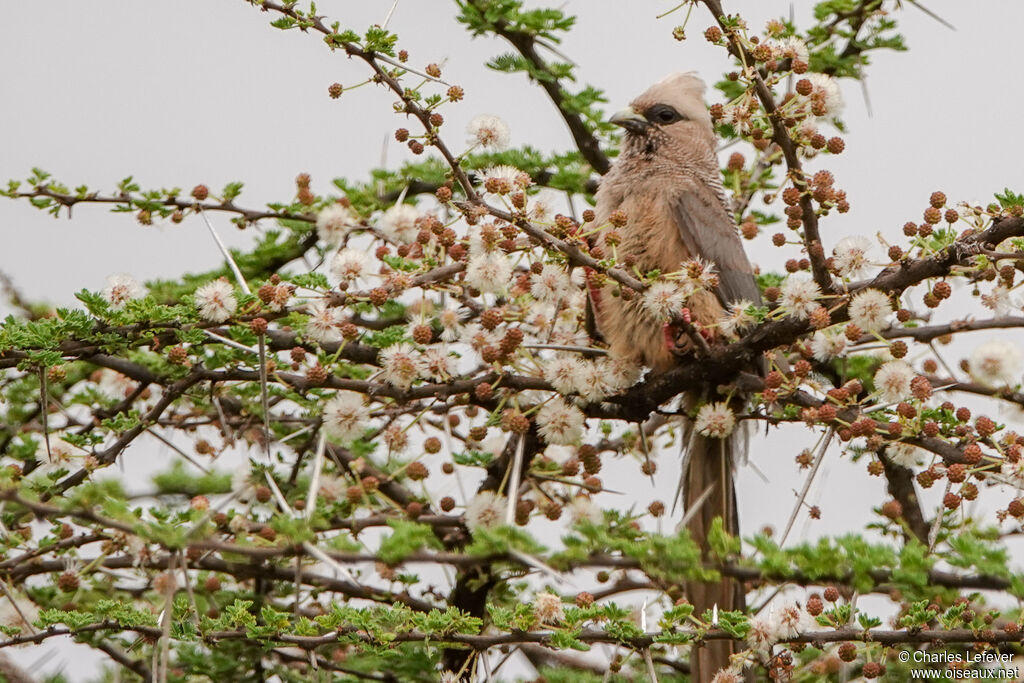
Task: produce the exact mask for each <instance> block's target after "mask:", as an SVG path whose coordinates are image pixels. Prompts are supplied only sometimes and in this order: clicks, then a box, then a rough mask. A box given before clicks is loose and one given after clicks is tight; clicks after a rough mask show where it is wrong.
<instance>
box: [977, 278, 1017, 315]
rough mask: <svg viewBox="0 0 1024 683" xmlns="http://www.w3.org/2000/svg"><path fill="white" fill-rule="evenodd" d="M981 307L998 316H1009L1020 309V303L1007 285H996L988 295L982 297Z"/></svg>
mask: <svg viewBox="0 0 1024 683" xmlns="http://www.w3.org/2000/svg"><path fill="white" fill-rule="evenodd" d="M981 305H982V306H984V307H985V308H987V309H989V310H990V311H992V312H993V313H995V314H996V315H1009V314H1011V313H1014V312H1016V311H1017V310H1019V309H1020V303H1019V302H1018V301H1017V300H1016V298H1015V297H1014V296H1013V293H1012V292H1011V291H1010V290H1009V288H1007V286H1006V285H1002V284H999V285H996V286H995V287H993V288H992V290H991V291H990V292H989V293H988V294H982V295H981Z"/></svg>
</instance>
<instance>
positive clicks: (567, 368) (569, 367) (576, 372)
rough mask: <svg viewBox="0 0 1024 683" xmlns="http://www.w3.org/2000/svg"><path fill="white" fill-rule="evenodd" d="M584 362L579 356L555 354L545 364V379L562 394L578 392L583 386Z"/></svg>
mask: <svg viewBox="0 0 1024 683" xmlns="http://www.w3.org/2000/svg"><path fill="white" fill-rule="evenodd" d="M583 363H584V361H582V360H581V359H580V358H579V356H575V355H569V354H565V355H558V356H555V357H554V358H552V359H551V360H549V361H548V362H547V363H545V364H544V379H545V380H547V381H548V383H549V384H551V386H552V387H554V389H555V391H557V392H558V393H560V394H574V393H577V392H578V391H579V390H580V388H581V387H582V386H583V373H584V367H583Z"/></svg>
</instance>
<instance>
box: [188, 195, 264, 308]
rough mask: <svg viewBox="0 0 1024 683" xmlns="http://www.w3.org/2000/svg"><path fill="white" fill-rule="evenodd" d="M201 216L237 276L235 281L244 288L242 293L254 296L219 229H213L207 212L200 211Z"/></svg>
mask: <svg viewBox="0 0 1024 683" xmlns="http://www.w3.org/2000/svg"><path fill="white" fill-rule="evenodd" d="M199 215H200V216H202V217H203V221H205V222H206V227H207V228H209V229H210V234H211V235H213V241H214V242H216V243H217V247H218V248H219V249H220V253H221V254H223V255H224V260H225V261H227V262H228V267H229V268H231V272H232V273H234V274H235V280H237V281H238V286H239V287H241V288H242V291H243V292H245V293H246V294H249V295H252V290H251V289H249V285H248V283H246V281H245V278H244V277H242V271H241V270H240V269H239V268H238V264H237V263H235V259H234V257H233V256H231V252H230V251H228V247H227V245H226V244H224V240H222V239H221V238H220V234H219V233H218V232H217V229H216V228H214V227H213V223H211V222H210V219H209V218H208V217H207V216H206V212H205V211H203V210H202V209H200V210H199Z"/></svg>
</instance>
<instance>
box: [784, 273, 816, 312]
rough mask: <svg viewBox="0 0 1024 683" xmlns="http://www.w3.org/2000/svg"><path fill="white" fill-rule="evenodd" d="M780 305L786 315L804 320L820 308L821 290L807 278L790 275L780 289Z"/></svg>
mask: <svg viewBox="0 0 1024 683" xmlns="http://www.w3.org/2000/svg"><path fill="white" fill-rule="evenodd" d="M780 292H781V293H780V296H779V304H780V306H782V310H783V311H785V312H786V315H788V316H790V317H793V318H797V319H799V320H802V319H804V318H806V317H807V316H809V315H810V314H811V311H813V310H814V309H816V308H817V307H818V297H819V296H821V290H820V289H818V285H817V283H815V282H814V281H813V280H811V279H810V278H808V277H806V276H803V275H801V276H796V275H790V276H789V277H788V278H786V281H785V282H783V283H782V287H781V288H780Z"/></svg>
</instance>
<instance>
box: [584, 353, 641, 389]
mask: <svg viewBox="0 0 1024 683" xmlns="http://www.w3.org/2000/svg"><path fill="white" fill-rule="evenodd" d="M595 365H596V366H597V369H598V371H599V372H600V373H601V376H602V377H603V378H604V382H605V385H606V386H607V387H608V391H609V392H610V393H611V392H616V391H621V390H623V389H626V388H628V387H631V386H633V385H634V384H636V382H637V380H638V379H640V372H641V370H642V369H643V368H641V366H639V365H637V364H636V363H634V362H632V361H629V360H626V359H625V358H609V357H605V358H601V359H599V360H598V361H596V363H595Z"/></svg>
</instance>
